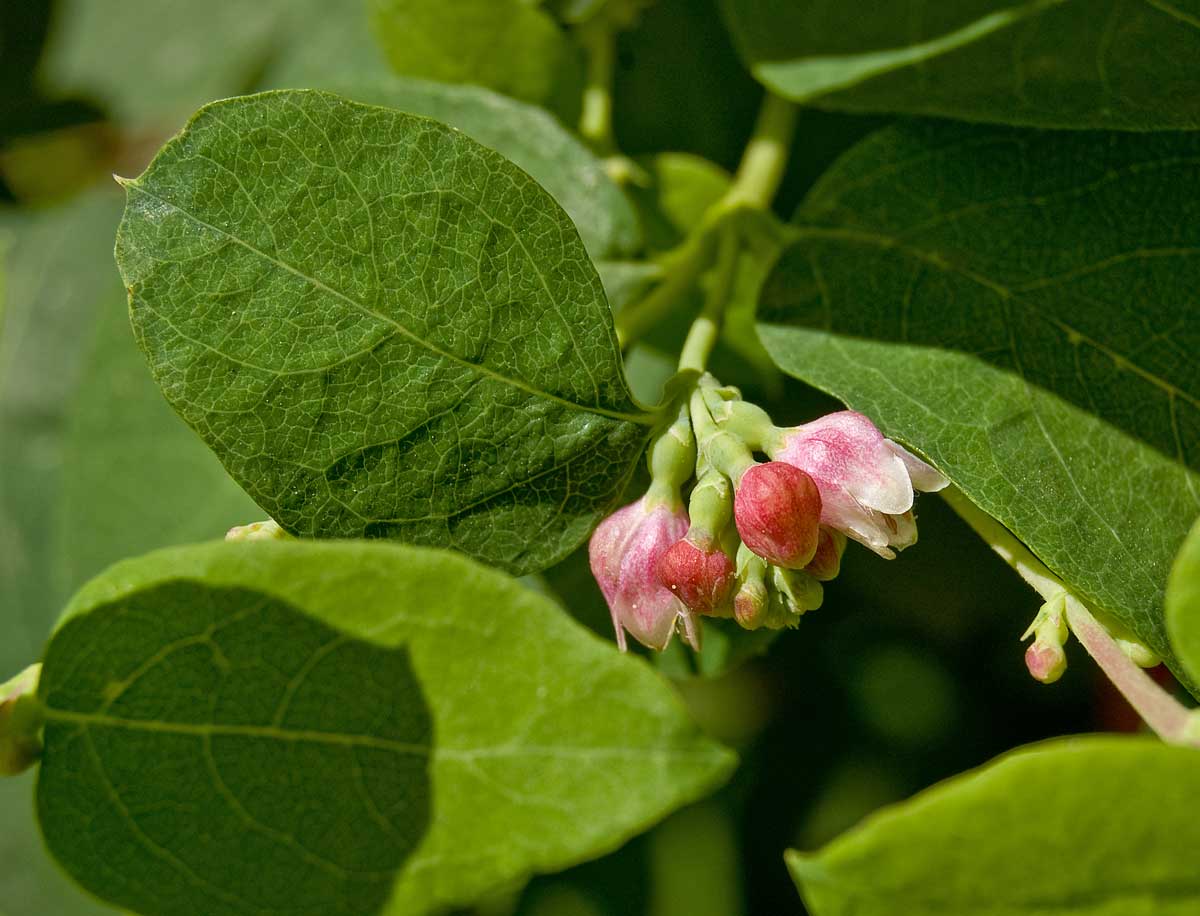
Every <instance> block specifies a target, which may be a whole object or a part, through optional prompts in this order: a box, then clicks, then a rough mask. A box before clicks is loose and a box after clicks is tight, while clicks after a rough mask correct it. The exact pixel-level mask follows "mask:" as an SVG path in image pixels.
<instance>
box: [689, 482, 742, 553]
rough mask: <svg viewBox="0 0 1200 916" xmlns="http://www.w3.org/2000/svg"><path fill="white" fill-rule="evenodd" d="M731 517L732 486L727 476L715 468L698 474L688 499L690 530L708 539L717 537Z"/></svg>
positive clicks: (727, 524)
mask: <svg viewBox="0 0 1200 916" xmlns="http://www.w3.org/2000/svg"><path fill="white" fill-rule="evenodd" d="M732 517H733V488H732V487H731V486H730V484H729V478H727V477H726V476H725V475H724V474H722V473H721V472H720V471H718V470H717V469H716V468H709V469H708V470H707V471H705V473H703V474H702V475H701V476H700V479H699V482H697V484H696V486H695V488H694V489H693V490H692V495H691V497H690V498H689V499H688V518H689V519H690V520H691V523H692V527H691V531H692V532H695V533H697V534H700V535H702V536H704V537H705V538H707V539H709V540H714V539H716V538H718V537H719V536H720V535H721V533H722V532H723V531H725V529H726V528H727V527H728V526H729V520H730V519H731V518H732Z"/></svg>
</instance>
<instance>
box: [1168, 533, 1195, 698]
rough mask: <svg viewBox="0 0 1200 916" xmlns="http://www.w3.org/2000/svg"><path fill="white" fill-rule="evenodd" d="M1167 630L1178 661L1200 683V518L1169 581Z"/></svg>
mask: <svg viewBox="0 0 1200 916" xmlns="http://www.w3.org/2000/svg"><path fill="white" fill-rule="evenodd" d="M1166 609H1167V633H1168V634H1170V637H1171V648H1172V649H1174V650H1175V654H1176V655H1177V656H1178V657H1179V663H1180V664H1181V665H1183V668H1184V670H1185V671H1187V673H1188V674H1190V675H1191V676H1192V679H1193V680H1194V681H1196V682H1198V683H1200V520H1198V521H1197V522H1196V524H1194V525H1192V530H1191V533H1190V534H1188V536H1187V538H1186V539H1185V540H1184V542H1183V547H1181V548H1180V549H1179V555H1178V556H1177V557H1175V565H1174V566H1172V567H1171V576H1170V578H1169V579H1168V580H1167V597H1166Z"/></svg>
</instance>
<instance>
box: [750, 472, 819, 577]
mask: <svg viewBox="0 0 1200 916" xmlns="http://www.w3.org/2000/svg"><path fill="white" fill-rule="evenodd" d="M733 513H734V519H735V520H736V522H737V530H738V533H739V534H740V535H741V536H742V540H743V541H744V542H745V543H746V546H748V547H749V548H750V549H751V550H753V551H754V552H755V553H756V554H758V555H759V556H760V557H762V558H763V559H764V560H766V561H767V562H768V563H772V564H774V565H776V566H784V567H787V568H789V569H803V568H804V567H805V566H807V565H808V563H809V562H811V561H812V558H813V556H814V555H815V554H816V551H817V540H818V536H819V532H818V522H819V519H820V517H821V494H820V493H819V492H818V490H817V486H816V484H815V483H814V482H813V480H812V478H811V477H809V476H808V474H806V473H804V472H803V471H801V470H800V469H798V468H795V467H793V466H792V465H790V464H785V463H783V462H780V461H768V462H766V463H764V464H755V465H752V466H751V467H750V468H748V469H747V470H746V471H745V473H743V474H742V477H741V480H739V481H738V487H737V494H736V496H735V498H734V504H733Z"/></svg>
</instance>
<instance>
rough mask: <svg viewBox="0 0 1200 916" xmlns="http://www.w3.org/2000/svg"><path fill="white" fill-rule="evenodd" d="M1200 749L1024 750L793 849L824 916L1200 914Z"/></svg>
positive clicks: (1123, 745)
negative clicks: (1199, 803) (1199, 864)
mask: <svg viewBox="0 0 1200 916" xmlns="http://www.w3.org/2000/svg"><path fill="white" fill-rule="evenodd" d="M1197 798H1200V755H1197V752H1196V751H1195V750H1192V749H1190V748H1180V747H1169V746H1167V745H1164V744H1160V743H1159V742H1157V741H1155V740H1153V739H1149V738H1116V737H1088V738H1073V739H1065V740H1056V741H1050V742H1046V743H1045V744H1040V745H1034V746H1033V747H1031V748H1026V749H1022V750H1019V751H1017V752H1015V753H1013V754H1010V755H1008V756H1005V757H1001V758H1000V759H999V760H997V761H995V762H993V763H991V764H988V765H987V766H985V767H982V768H981V769H979V770H976V771H975V772H973V773H969V774H967V775H965V776H958V777H955V778H954V779H951V780H949V781H948V782H945V783H943V784H942V785H940V786H936V787H935V788H933V789H930V790H928V791H927V792H925V793H923V794H921V795H918V796H917V797H916V798H914V799H912V800H910V801H907V802H904V803H902V804H899V805H896V806H894V807H892V808H888V809H885V810H884V811H882V812H880V813H878V814H876V815H873V816H872V817H870V818H868V819H867V820H866V821H864V822H863V823H862V824H861V825H859V826H858V827H856V828H854V829H853V830H851V831H850V832H848V833H846V834H844V835H842V836H841V837H839V838H838V839H836V840H834V841H833V842H832V843H830V844H829V845H828V846H826V847H825V848H824V849H823V850H821V851H820V852H819V853H815V854H808V855H801V854H799V853H795V852H790V853H788V865H789V866H790V868H791V870H792V875H793V877H794V878H795V879H796V883H797V885H799V887H800V890H801V892H802V893H803V895H804V899H805V903H807V905H808V908H809V909H810V910H811V911H812V913H813V914H814V916H895V914H900V913H902V914H904V916H945V914H947V913H962V914H968V913H969V914H971V916H1118V914H1119V916H1187V914H1192V913H1196V912H1200V881H1198V880H1197V873H1196V856H1197V853H1200V820H1198V819H1197V818H1196V799H1197Z"/></svg>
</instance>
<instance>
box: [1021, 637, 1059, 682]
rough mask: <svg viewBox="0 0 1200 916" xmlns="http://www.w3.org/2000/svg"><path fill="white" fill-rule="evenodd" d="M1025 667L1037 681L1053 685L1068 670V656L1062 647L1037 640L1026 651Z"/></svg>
mask: <svg viewBox="0 0 1200 916" xmlns="http://www.w3.org/2000/svg"><path fill="white" fill-rule="evenodd" d="M1025 667H1026V668H1028V669H1029V673H1030V674H1031V675H1033V677H1034V679H1035V680H1038V681H1041V682H1042V683H1043V684H1053V683H1054V682H1055V681H1057V680H1058V679H1059V678H1060V677H1062V676H1063V672H1064V671H1066V670H1067V654H1066V653H1065V652H1064V651H1063V647H1062V646H1059V645H1055V644H1054V643H1052V642H1044V641H1043V640H1041V639H1040V638H1039V639H1035V640H1034V641H1033V642H1031V643H1030V644H1029V648H1028V649H1026V650H1025Z"/></svg>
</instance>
